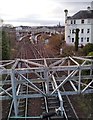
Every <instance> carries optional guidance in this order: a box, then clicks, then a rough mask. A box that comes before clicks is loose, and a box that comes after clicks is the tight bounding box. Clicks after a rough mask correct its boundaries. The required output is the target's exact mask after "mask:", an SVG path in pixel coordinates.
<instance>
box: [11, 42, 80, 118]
mask: <svg viewBox="0 0 93 120" xmlns="http://www.w3.org/2000/svg"><path fill="white" fill-rule="evenodd" d="M17 57H19V58H20V59H27V58H32V59H33V58H34V59H37V58H46V57H47V58H48V57H49V56H48V54H47V50H45V48H44V46H43V44H39V45H38V44H37V45H35V44H31V43H30V42H25V41H24V42H23V43H22V46H21V49H20V51H19V53H18V55H17ZM53 57H54V56H53ZM49 62H50V63H51V61H49ZM23 67H24V66H23ZM56 74H57V73H56ZM32 76H34V77H35V75H32ZM26 77H27V76H26ZM27 78H28V77H27ZM34 85H35V86H37V88H39V90H41V91H43V92H45V93H47V85H46V82H38V83H34ZM29 86H30V85H29V84H27V83H24V84H23V85H22V86H21V88H20V86H18V87H19V90H20V91H19V94H20V95H21V94H22V95H24V94H26V95H30V94H32V95H34V94H37V95H39V92H36V90H33V89H32V88H31V87H29ZM55 86H56V87H57V84H54V83H52V82H49V93H51V92H52V91H53V90H54V89H55ZM63 90H64V91H65V89H63ZM56 93H57V97H56V96H50V95H48V96H44V97H37V98H22V99H19V101H18V109H19V114H18V115H19V116H20V117H24V118H25V119H26V117H29V118H31V119H34V120H35V119H36V117H35V116H38V117H37V119H38V120H39V119H45V120H70V119H72V118H73V119H75V120H78V116H77V115H75V114H76V112H75V110H74V108H73V105H72V104H71V101H70V99H69V97H68V96H61V94H60V90H57V92H56ZM62 102H63V104H64V105H63V107H64V108H62V109H63V111H62V109H61V104H62ZM11 105H12V104H11ZM11 109H12V112H11V115H14V113H13V108H12V107H11ZM72 111H74V112H72ZM31 116H32V117H31Z"/></svg>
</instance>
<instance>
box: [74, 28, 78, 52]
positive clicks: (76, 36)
mask: <svg viewBox="0 0 93 120" xmlns="http://www.w3.org/2000/svg"><path fill="white" fill-rule="evenodd" d="M78 40H79V29H78V28H77V29H76V32H75V51H78V44H79V41H78Z"/></svg>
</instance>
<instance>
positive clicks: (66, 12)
mask: <svg viewBox="0 0 93 120" xmlns="http://www.w3.org/2000/svg"><path fill="white" fill-rule="evenodd" d="M64 12H65V22H66V20H67V15H68V10H67V9H65V10H64Z"/></svg>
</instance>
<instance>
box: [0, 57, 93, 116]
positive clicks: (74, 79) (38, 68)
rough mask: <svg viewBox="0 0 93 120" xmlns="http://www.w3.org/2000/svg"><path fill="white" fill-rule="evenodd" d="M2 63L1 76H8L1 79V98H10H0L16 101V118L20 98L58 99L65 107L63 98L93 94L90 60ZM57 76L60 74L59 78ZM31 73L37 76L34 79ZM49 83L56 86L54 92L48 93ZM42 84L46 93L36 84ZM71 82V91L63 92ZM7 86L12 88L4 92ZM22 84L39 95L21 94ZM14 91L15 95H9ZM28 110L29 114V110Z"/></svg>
mask: <svg viewBox="0 0 93 120" xmlns="http://www.w3.org/2000/svg"><path fill="white" fill-rule="evenodd" d="M50 61H51V62H50ZM78 61H79V62H78ZM0 63H2V65H1V64H0V75H4V74H5V75H7V77H6V78H5V79H4V80H3V78H2V82H1V83H0V84H1V86H2V87H1V89H2V90H3V91H2V92H0V95H2V94H3V93H6V94H7V95H8V96H0V99H1V98H2V100H3V99H11V98H12V99H13V105H14V111H15V116H16V117H17V116H18V112H19V110H18V105H19V104H18V100H20V99H24V98H26V99H28V98H41V97H46V96H58V97H59V100H60V104H61V107H62V104H63V103H62V102H63V101H62V98H61V96H62V95H76V94H89V93H93V85H92V83H93V60H92V59H89V58H87V57H75V56H73V57H65V58H41V59H28V60H25V59H16V60H9V61H8V60H5V61H0ZM21 63H22V64H21ZM7 68H8V69H7ZM85 71H88V72H87V73H88V74H87V75H86V74H85V73H84V72H85ZM57 73H60V75H59V74H57ZM32 74H34V76H35V77H32V76H31V75H32ZM56 74H57V75H56ZM26 76H30V77H26ZM86 80H87V81H88V82H87V84H86V83H85V81H86ZM50 81H51V82H52V83H53V86H54V87H53V91H52V92H50V91H49V82H50ZM58 81H59V82H60V84H59V85H57V82H58ZM40 82H42V83H44V84H45V88H46V91H45V92H44V91H42V90H41V89H40V88H39V87H37V86H36V85H35V83H40ZM68 82H69V85H71V87H72V90H71V91H62V90H61V87H63V86H64V85H66V84H67V83H68ZM7 84H10V85H12V87H9V88H6V90H5V89H3V86H4V85H7ZM22 85H23V86H25V87H27V88H29V89H31V90H34V91H36V92H38V93H34V94H28V92H25V93H24V94H22V90H21V92H20V89H21V87H22ZM82 86H83V87H82ZM11 89H12V95H11V94H10V93H9V92H8V91H9V90H11ZM27 91H28V90H27ZM26 104H27V102H26ZM26 106H27V105H26ZM63 110H64V108H63ZM25 111H27V107H26V110H25ZM25 114H26V112H25ZM25 116H26V115H25Z"/></svg>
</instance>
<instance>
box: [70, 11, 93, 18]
mask: <svg viewBox="0 0 93 120" xmlns="http://www.w3.org/2000/svg"><path fill="white" fill-rule="evenodd" d="M87 18H93V10H90V11H88V10H81V11H79V12H77V13H76V14H74V15H73V16H72V17H71V16H70V17H68V19H87Z"/></svg>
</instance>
